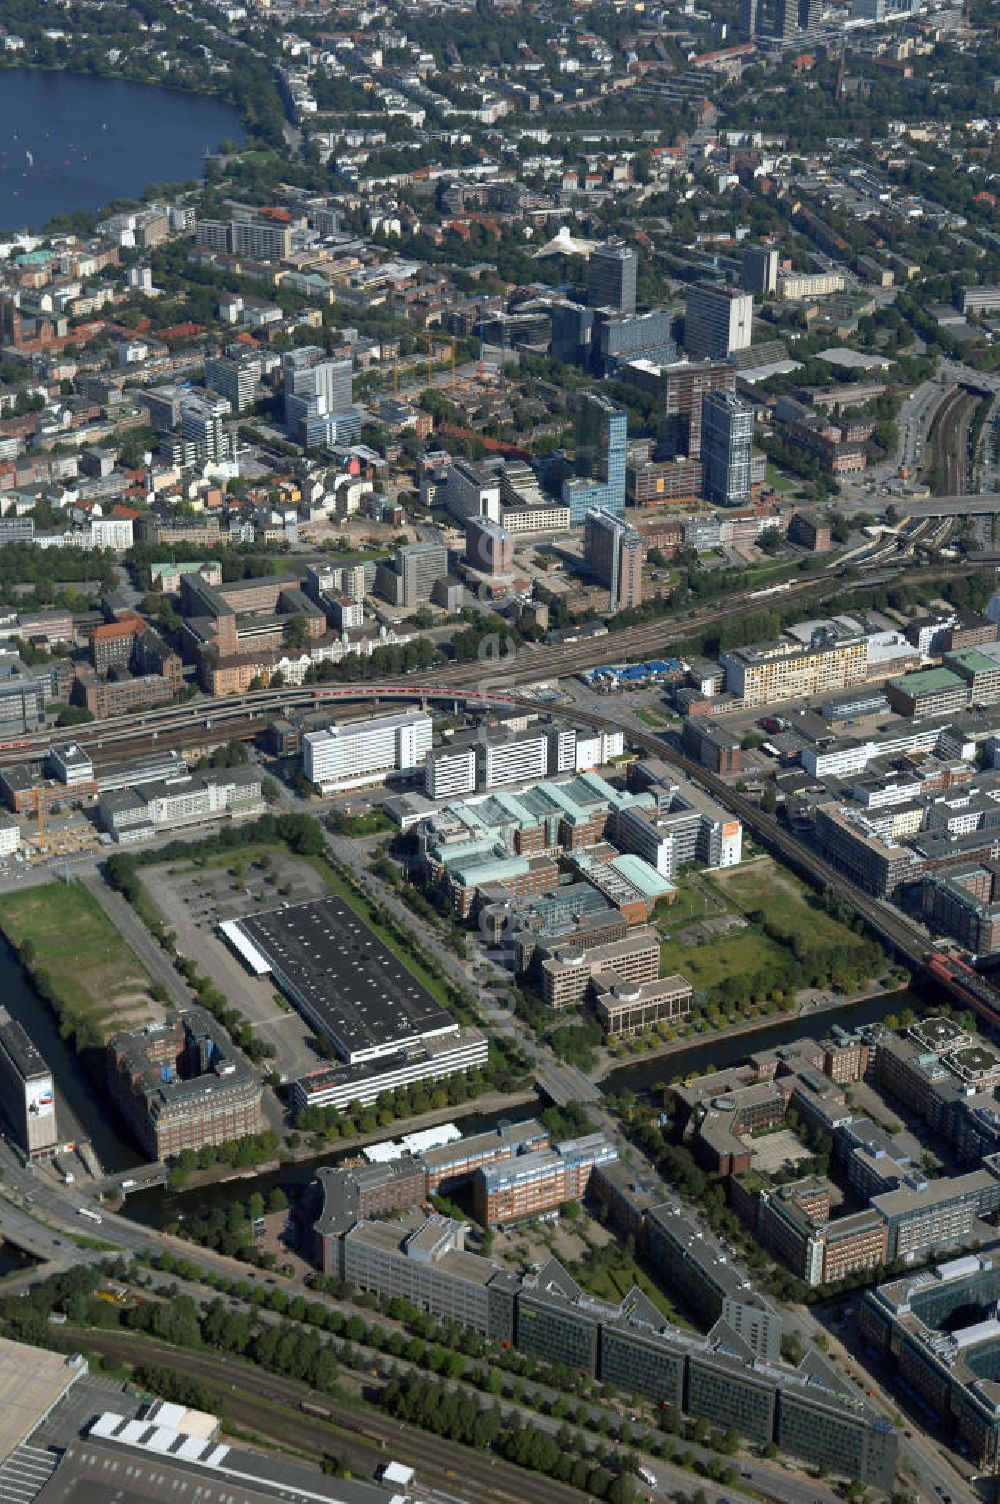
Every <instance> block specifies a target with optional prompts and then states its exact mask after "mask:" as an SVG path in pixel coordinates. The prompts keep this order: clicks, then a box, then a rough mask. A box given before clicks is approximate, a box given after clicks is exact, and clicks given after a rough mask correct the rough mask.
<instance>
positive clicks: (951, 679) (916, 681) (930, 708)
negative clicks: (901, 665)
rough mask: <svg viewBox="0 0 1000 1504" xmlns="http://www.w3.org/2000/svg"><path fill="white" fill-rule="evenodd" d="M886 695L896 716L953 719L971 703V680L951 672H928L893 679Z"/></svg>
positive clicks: (946, 669) (943, 669)
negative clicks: (953, 716) (955, 712)
mask: <svg viewBox="0 0 1000 1504" xmlns="http://www.w3.org/2000/svg"><path fill="white" fill-rule="evenodd" d="M885 693H886V699H887V700H888V701H889V704H890V705H891V706H892V708H893V710H895V711H896V712H897V714H899V715H909V716H913V717H914V719H920V720H923V719H925V718H927V717H928V716H935V715H951V714H952V713H953V712H954V711H956V710H964V709H965V707H966V705H968V703H969V683H968V680H967V679H963V678H962V676H961V675H960V674H958V673H955V672H954V671H953V670H952V669H950V668H927V669H922V670H920V671H919V672H917V673H915V674H904V675H903V676H902V677H901V678H899V679H890V680H889V681H888V683H887V684H886V686H885Z"/></svg>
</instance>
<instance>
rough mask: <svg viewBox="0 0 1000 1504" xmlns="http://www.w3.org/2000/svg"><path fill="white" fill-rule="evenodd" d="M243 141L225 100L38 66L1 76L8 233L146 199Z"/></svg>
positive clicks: (1, 203) (0, 155)
mask: <svg viewBox="0 0 1000 1504" xmlns="http://www.w3.org/2000/svg"><path fill="white" fill-rule="evenodd" d="M226 138H228V139H230V140H232V141H242V139H243V133H242V131H241V129H240V123H239V119H238V117H237V115H236V112H235V111H234V110H232V109H231V108H230V107H229V106H228V105H225V104H222V103H220V102H219V100H217V99H206V98H203V97H202V96H201V95H197V94H180V93H176V92H174V91H172V90H169V89H156V88H152V87H150V86H147V85H145V84H131V83H122V82H120V81H119V80H117V79H105V78H91V77H88V76H84V75H77V74H72V73H42V72H38V71H35V70H32V69H20V68H18V69H12V70H7V71H0V230H19V229H33V230H37V229H40V228H41V227H42V226H43V225H44V224H46V223H47V221H48V220H50V219H51V218H52V217H53V215H55V214H70V213H72V212H74V211H75V210H78V209H101V208H103V207H104V205H105V204H107V203H109V202H110V201H111V200H112V199H115V198H137V197H138V196H139V195H140V194H141V193H142V191H143V189H144V188H146V186H147V185H148V184H150V183H167V182H180V181H183V180H185V179H187V178H195V177H200V176H201V170H202V161H203V158H204V154H205V152H206V151H215V150H217V148H218V146H219V142H220V141H222V140H224V139H226Z"/></svg>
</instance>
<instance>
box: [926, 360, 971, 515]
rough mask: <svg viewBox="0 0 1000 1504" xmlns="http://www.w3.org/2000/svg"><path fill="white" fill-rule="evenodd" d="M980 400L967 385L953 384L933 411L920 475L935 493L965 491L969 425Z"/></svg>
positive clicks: (952, 494) (947, 493)
mask: <svg viewBox="0 0 1000 1504" xmlns="http://www.w3.org/2000/svg"><path fill="white" fill-rule="evenodd" d="M980 400H981V396H979V395H977V394H976V393H974V392H972V391H970V390H969V389H968V387H964V386H957V387H955V388H954V389H953V390H952V391H950V392H949V393H948V394H947V396H946V397H944V398H943V399H942V401H941V402H940V404H939V405H938V407H937V410H936V411H935V413H934V417H933V419H932V420H931V426H930V430H929V432H928V435H927V448H928V455H927V460H926V463H925V465H924V468H923V472H922V474H923V478H924V479H925V480H926V481H927V482H928V484H929V485H930V486H931V488H932V491H933V494H934V495H935V496H960V495H962V494H964V493H965V492H966V491H968V490H969V487H970V485H971V476H970V474H969V469H970V467H969V454H968V449H969V425H970V423H971V422H972V416H973V414H974V413H975V411H976V408H977V407H978V406H979V403H980Z"/></svg>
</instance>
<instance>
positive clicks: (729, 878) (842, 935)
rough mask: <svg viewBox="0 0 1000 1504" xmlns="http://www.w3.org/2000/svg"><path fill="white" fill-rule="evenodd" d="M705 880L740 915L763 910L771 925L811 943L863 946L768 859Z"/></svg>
mask: <svg viewBox="0 0 1000 1504" xmlns="http://www.w3.org/2000/svg"><path fill="white" fill-rule="evenodd" d="M708 881H710V883H711V885H712V886H713V887H714V888H716V890H717V891H718V892H720V893H721V894H722V895H723V897H724V898H725V899H726V900H727V902H728V903H729V905H730V907H731V908H734V909H737V910H739V911H740V912H741V913H750V912H752V911H753V910H754V909H763V910H764V913H765V914H766V915H767V917H768V919H770V920H771V921H772V923H774V924H776V925H778V926H780V928H781V929H782V930H786V931H787V932H788V933H789V934H791V935H800V936H801V937H802V939H803V940H808V941H810V943H812V944H820V945H824V944H828V943H836V942H839V943H840V944H842V945H843V944H850V943H851V942H852V941H853V942H855V943H856V944H858V945H859V946H860V945H861V944H862V943H863V942H862V939H861V936H859V935H855V934H854V932H853V931H852V930H849V929H847V927H846V926H845V925H843V924H841V923H840V922H839V920H837V919H834V918H833V916H832V915H831V914H827V913H826V912H825V911H824V910H823V909H822V907H821V906H820V904H819V903H818V902H817V901H816V899H815V898H814V897H813V894H812V893H811V891H810V890H809V889H808V888H806V887H805V886H804V885H803V884H802V883H800V882H799V881H798V879H797V878H796V877H794V876H793V875H792V874H791V873H790V872H786V871H784V870H783V869H782V868H780V867H778V866H777V865H776V864H775V863H774V862H773V861H771V859H770V858H769V857H765V858H763V859H762V860H760V861H756V862H754V863H753V864H752V865H751V866H747V867H732V868H730V869H729V870H728V871H725V872H722V871H720V872H713V873H712V876H711V879H709V880H708Z"/></svg>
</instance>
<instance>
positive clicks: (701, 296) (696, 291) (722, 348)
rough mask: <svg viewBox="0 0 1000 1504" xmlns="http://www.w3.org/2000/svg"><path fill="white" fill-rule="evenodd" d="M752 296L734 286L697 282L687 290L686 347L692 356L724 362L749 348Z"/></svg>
mask: <svg viewBox="0 0 1000 1504" xmlns="http://www.w3.org/2000/svg"><path fill="white" fill-rule="evenodd" d="M752 326H753V297H752V295H751V294H750V293H748V292H739V291H737V289H736V288H733V287H723V286H721V285H719V286H716V285H715V284H714V283H711V282H696V283H695V284H694V285H693V286H692V287H689V288H688V290H687V301H686V304H685V311H684V348H685V349H686V350H687V351H688V353H689V354H690V355H707V356H711V357H712V358H713V359H722V360H724V359H725V358H726V357H727V356H729V355H732V354H733V352H734V351H736V350H746V349H747V348H748V347H749V345H750V340H751V334H752Z"/></svg>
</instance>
